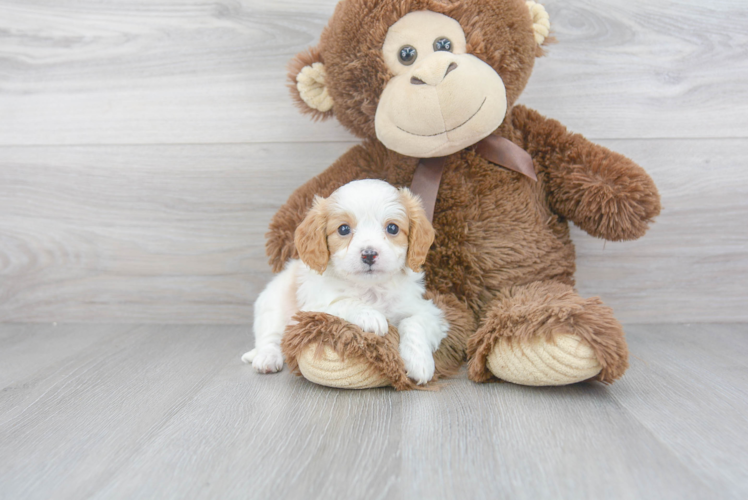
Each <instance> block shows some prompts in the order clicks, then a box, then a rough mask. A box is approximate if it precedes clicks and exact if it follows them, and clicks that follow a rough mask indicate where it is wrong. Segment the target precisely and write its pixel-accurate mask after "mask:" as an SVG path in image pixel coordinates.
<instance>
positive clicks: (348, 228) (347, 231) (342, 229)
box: [338, 224, 351, 236]
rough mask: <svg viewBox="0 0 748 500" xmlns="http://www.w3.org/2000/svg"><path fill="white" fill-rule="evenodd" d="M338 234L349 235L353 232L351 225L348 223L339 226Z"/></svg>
mask: <svg viewBox="0 0 748 500" xmlns="http://www.w3.org/2000/svg"><path fill="white" fill-rule="evenodd" d="M338 234H339V235H340V236H347V235H349V234H351V226H349V225H348V224H343V225H342V226H340V227H339V228H338Z"/></svg>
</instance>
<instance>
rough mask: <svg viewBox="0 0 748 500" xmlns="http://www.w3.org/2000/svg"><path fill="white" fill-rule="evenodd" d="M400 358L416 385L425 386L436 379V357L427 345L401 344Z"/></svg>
mask: <svg viewBox="0 0 748 500" xmlns="http://www.w3.org/2000/svg"><path fill="white" fill-rule="evenodd" d="M400 357H401V358H403V363H404V364H405V371H406V372H407V375H408V377H409V378H410V379H411V380H413V381H414V382H415V383H416V384H418V385H424V384H426V383H427V382H428V381H429V380H431V379H432V378H434V356H432V354H431V351H430V350H429V348H428V347H427V346H426V345H418V344H416V343H413V342H407V341H405V342H401V343H400Z"/></svg>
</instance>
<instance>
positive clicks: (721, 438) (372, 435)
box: [0, 324, 748, 500]
mask: <svg viewBox="0 0 748 500" xmlns="http://www.w3.org/2000/svg"><path fill="white" fill-rule="evenodd" d="M627 337H628V340H629V344H630V348H631V353H632V360H631V368H630V369H629V371H628V372H627V374H626V375H625V376H624V378H623V379H622V380H620V381H619V382H617V383H616V384H614V385H612V386H609V387H605V386H602V385H600V384H595V383H593V384H580V385H575V386H571V387H560V388H528V387H520V386H515V385H512V384H485V385H477V384H473V383H472V382H469V381H468V380H467V378H466V377H465V374H464V373H462V374H460V375H459V376H458V377H456V378H455V379H452V380H449V381H445V382H442V383H441V384H440V388H441V389H440V390H439V391H436V392H408V393H397V392H394V391H393V390H391V389H377V390H368V391H340V390H332V389H327V388H324V387H320V386H316V385H313V384H311V383H308V382H306V381H305V380H303V379H301V378H298V377H295V376H293V375H291V374H289V373H288V371H287V370H285V371H283V372H281V373H280V374H277V375H266V376H263V375H258V374H256V373H254V372H253V371H252V370H251V368H249V367H248V366H246V365H243V364H242V363H241V362H240V361H239V355H240V353H241V352H243V350H244V349H245V348H247V347H248V346H249V345H250V342H251V335H249V333H248V330H247V329H246V328H245V327H240V326H210V325H202V326H200V325H192V326H180V325H172V326H156V325H151V326H134V325H133V326H129V325H65V326H57V327H55V326H51V325H46V326H42V325H9V324H6V325H0V498H3V499H6V498H7V499H22V498H23V499H26V498H28V499H50V498H54V499H82V498H102V499H114V498H159V499H170V498H174V499H185V498H275V499H284V498H310V499H312V498H325V499H334V498H346V499H351V500H352V499H357V498H366V499H371V498H382V499H389V498H402V499H406V498H448V499H464V498H479V499H482V498H486V499H496V498H516V499H525V498H526V499H535V498H569V499H587V498H590V499H598V498H606V499H609V498H610V499H617V498H621V499H631V498H656V499H670V498H672V499H691V498H693V499H705V498H735V499H739V498H740V499H742V498H746V496H748V434H746V432H745V428H746V424H748V368H747V367H746V364H745V359H746V356H748V325H746V324H701V325H684V324H681V325H677V324H676V325H629V326H628V327H627Z"/></svg>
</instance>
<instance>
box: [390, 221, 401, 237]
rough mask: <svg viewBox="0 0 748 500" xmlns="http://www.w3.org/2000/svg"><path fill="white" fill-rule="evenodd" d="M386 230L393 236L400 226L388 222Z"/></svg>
mask: <svg viewBox="0 0 748 500" xmlns="http://www.w3.org/2000/svg"><path fill="white" fill-rule="evenodd" d="M387 232H388V233H390V234H391V235H392V236H395V235H396V234H397V233H399V232H400V228H399V227H397V224H389V225H387Z"/></svg>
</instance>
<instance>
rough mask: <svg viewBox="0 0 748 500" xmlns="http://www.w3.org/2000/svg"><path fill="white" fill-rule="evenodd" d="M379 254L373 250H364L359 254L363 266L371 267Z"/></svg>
mask: <svg viewBox="0 0 748 500" xmlns="http://www.w3.org/2000/svg"><path fill="white" fill-rule="evenodd" d="M378 255H379V254H378V253H377V252H376V251H375V250H369V249H367V250H364V251H363V252H361V260H362V261H363V262H364V264H367V265H369V266H371V265H372V264H374V261H375V260H377V256H378Z"/></svg>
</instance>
